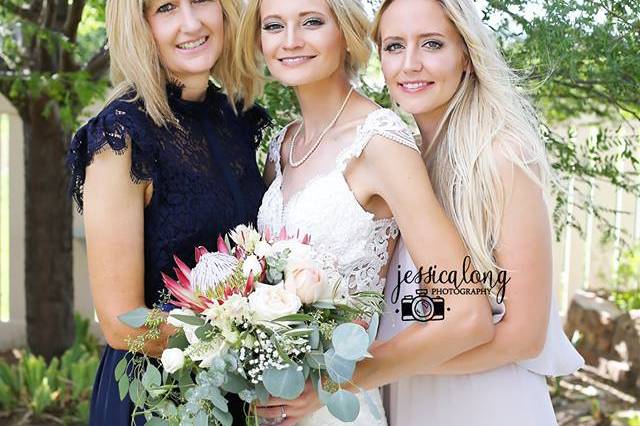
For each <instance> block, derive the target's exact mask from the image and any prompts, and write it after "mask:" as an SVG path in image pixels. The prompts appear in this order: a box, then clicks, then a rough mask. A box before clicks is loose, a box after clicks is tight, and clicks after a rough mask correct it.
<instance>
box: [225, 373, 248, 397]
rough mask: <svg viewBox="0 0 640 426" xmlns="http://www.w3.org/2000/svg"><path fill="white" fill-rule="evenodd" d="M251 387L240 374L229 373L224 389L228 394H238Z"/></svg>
mask: <svg viewBox="0 0 640 426" xmlns="http://www.w3.org/2000/svg"><path fill="white" fill-rule="evenodd" d="M248 387H249V382H248V381H247V379H245V378H244V377H242V376H241V375H239V374H235V373H228V374H227V377H226V379H225V382H224V383H223V384H222V389H223V390H224V391H226V392H231V393H235V394H238V393H240V392H241V391H243V390H245V389H247V388H248Z"/></svg>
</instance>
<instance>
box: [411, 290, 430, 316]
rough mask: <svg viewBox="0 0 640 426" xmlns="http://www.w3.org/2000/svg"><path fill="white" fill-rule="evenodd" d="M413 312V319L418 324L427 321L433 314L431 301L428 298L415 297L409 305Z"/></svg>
mask: <svg viewBox="0 0 640 426" xmlns="http://www.w3.org/2000/svg"><path fill="white" fill-rule="evenodd" d="M411 309H412V311H413V317H414V318H415V319H416V320H417V321H420V322H427V321H429V320H430V319H431V318H432V317H433V314H434V312H435V307H434V306H433V301H432V300H431V298H430V297H428V296H422V295H420V296H417V297H415V298H414V299H413V303H412V305H411Z"/></svg>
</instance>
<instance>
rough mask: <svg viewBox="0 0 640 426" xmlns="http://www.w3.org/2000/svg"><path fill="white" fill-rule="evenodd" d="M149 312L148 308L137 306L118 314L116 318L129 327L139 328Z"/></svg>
mask: <svg viewBox="0 0 640 426" xmlns="http://www.w3.org/2000/svg"><path fill="white" fill-rule="evenodd" d="M150 312H151V310H150V309H148V308H138V309H134V310H133V311H130V312H127V313H126V314H122V315H120V316H118V319H119V320H120V321H121V322H123V323H125V324H126V325H128V326H129V327H133V328H140V327H142V326H143V325H144V323H145V322H146V321H147V317H148V316H149V313H150Z"/></svg>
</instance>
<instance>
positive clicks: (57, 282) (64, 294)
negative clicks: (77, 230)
mask: <svg viewBox="0 0 640 426" xmlns="http://www.w3.org/2000/svg"><path fill="white" fill-rule="evenodd" d="M49 101H50V100H49V99H48V98H47V97H40V98H31V99H29V100H28V101H27V104H26V105H25V106H24V109H23V111H22V112H23V114H21V115H22V117H23V122H24V135H25V140H24V161H25V174H26V177H25V214H26V253H25V294H26V307H27V342H28V345H29V348H30V349H31V351H33V352H34V353H35V354H38V355H43V356H44V357H45V358H47V359H50V358H51V357H53V356H58V355H61V354H62V353H63V352H64V351H65V350H66V349H67V348H69V347H70V346H71V345H72V344H73V339H74V335H75V323H74V318H73V307H74V301H73V253H72V240H71V231H72V210H71V209H72V203H71V200H70V199H69V197H68V196H67V185H68V177H67V171H66V167H65V153H66V146H67V144H66V142H67V139H68V134H67V133H66V132H65V131H64V130H63V128H62V125H61V122H60V119H59V115H58V110H57V107H56V106H54V107H53V108H51V109H50V112H49V114H47V115H46V116H44V115H43V113H42V112H43V111H45V108H46V107H47V104H48V103H49Z"/></svg>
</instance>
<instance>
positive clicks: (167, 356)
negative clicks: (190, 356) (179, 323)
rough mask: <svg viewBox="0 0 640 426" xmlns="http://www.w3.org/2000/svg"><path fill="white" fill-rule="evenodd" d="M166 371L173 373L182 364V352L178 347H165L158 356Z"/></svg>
mask: <svg viewBox="0 0 640 426" xmlns="http://www.w3.org/2000/svg"><path fill="white" fill-rule="evenodd" d="M160 362H162V367H163V368H164V369H165V370H166V371H167V373H171V374H173V373H175V372H176V371H178V370H180V369H181V368H182V367H183V366H184V353H183V352H182V351H181V350H180V349H178V348H172V349H165V350H164V351H163V352H162V357H161V358H160Z"/></svg>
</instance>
